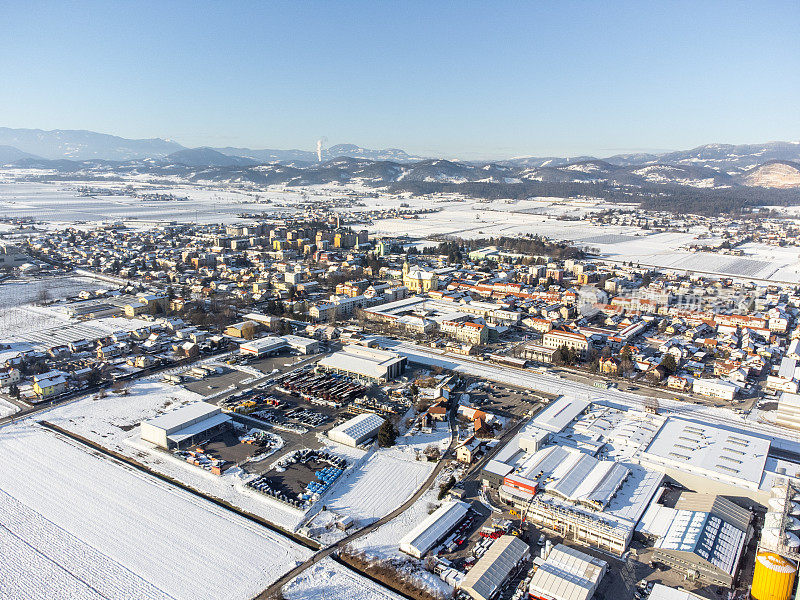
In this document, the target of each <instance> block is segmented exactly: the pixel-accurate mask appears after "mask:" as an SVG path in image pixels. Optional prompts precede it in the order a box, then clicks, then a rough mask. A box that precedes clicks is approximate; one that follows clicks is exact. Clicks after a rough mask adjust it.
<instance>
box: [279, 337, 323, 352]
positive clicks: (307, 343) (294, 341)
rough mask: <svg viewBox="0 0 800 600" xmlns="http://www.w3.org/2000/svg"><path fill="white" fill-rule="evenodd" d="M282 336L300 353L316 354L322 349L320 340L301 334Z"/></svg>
mask: <svg viewBox="0 0 800 600" xmlns="http://www.w3.org/2000/svg"><path fill="white" fill-rule="evenodd" d="M282 337H283V339H284V340H286V343H287V344H289V347H290V348H291V349H292V350H296V351H297V352H299V353H300V354H316V353H317V352H319V351H320V342H319V341H318V340H312V339H311V338H307V337H303V336H300V335H284V336H282Z"/></svg>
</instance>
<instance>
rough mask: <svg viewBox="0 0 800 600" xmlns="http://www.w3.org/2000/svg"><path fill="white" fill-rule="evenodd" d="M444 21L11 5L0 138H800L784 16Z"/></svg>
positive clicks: (584, 13) (656, 12) (601, 141)
mask: <svg viewBox="0 0 800 600" xmlns="http://www.w3.org/2000/svg"><path fill="white" fill-rule="evenodd" d="M451 8H452V7H449V6H447V5H444V4H435V5H430V4H427V3H421V2H411V3H406V4H403V5H402V6H400V7H398V6H395V5H388V4H386V5H380V4H377V5H376V4H372V3H367V2H363V3H358V2H354V3H348V4H347V5H346V7H345V8H343V7H342V6H338V5H329V4H324V3H308V4H302V5H298V4H292V3H270V4H269V5H247V6H245V5H236V6H233V5H205V6H203V9H202V11H198V10H197V8H196V5H194V4H189V3H185V2H176V3H171V4H169V5H166V6H165V5H161V4H158V3H155V2H142V3H137V4H136V5H135V7H134V6H126V5H113V4H106V3H102V2H99V1H89V2H83V3H81V4H79V5H78V6H77V7H76V6H58V5H52V4H50V3H42V2H34V3H28V4H25V5H9V6H7V7H6V10H5V11H4V19H5V21H6V22H7V27H6V31H7V35H5V36H3V38H2V40H0V49H2V50H3V51H4V54H5V55H6V56H14V60H13V61H8V62H7V63H6V64H4V66H3V75H4V80H5V81H6V82H12V85H5V86H3V87H2V89H0V106H2V109H3V110H2V114H3V121H4V123H3V124H4V125H7V126H9V127H20V128H22V127H24V128H36V129H45V130H50V129H86V130H91V131H98V132H103V133H109V134H113V135H118V136H121V137H127V138H154V137H160V138H168V139H173V140H175V141H177V142H179V143H181V144H182V145H185V146H188V147H197V146H212V147H222V146H237V147H238V146H242V147H249V148H277V149H293V148H297V149H304V150H314V149H315V145H316V140H317V139H319V138H320V137H322V136H326V137H327V138H328V139H329V140H330V144H336V143H355V144H359V145H361V146H364V147H368V148H390V147H391V148H401V149H403V150H406V151H407V152H409V153H412V154H417V155H422V156H446V157H454V158H466V159H484V158H485V159H495V158H508V157H513V156H531V155H533V156H550V155H555V156H578V155H594V156H608V155H612V154H618V153H625V152H663V151H669V150H677V149H685V148H693V147H696V146H699V145H702V144H706V143H731V144H742V143H760V142H766V141H771V140H790V141H791V140H797V139H800V111H798V110H797V102H796V98H797V97H798V92H800V68H798V67H800V52H798V51H797V50H798V42H797V38H796V28H797V24H798V23H799V22H800V4H798V3H796V2H780V1H775V2H764V3H759V4H758V5H747V4H741V5H739V4H729V3H721V2H719V3H718V2H705V3H700V4H696V3H689V2H677V3H673V4H670V5H669V6H667V7H651V6H647V7H644V6H642V5H639V4H636V3H624V2H623V3H615V4H614V5H613V6H600V5H593V4H589V3H579V2H575V3H567V4H566V5H558V6H534V5H531V6H522V7H520V6H513V7H512V6H511V5H508V4H500V5H492V6H479V5H467V6H463V7H460V8H459V10H458V11H453V10H451ZM189 14H190V15H191V17H192V19H187V15H189ZM65 24H67V25H68V27H65ZM65 47H67V48H69V52H64V51H63V49H64V48H65Z"/></svg>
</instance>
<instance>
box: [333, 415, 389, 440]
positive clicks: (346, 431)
mask: <svg viewBox="0 0 800 600" xmlns="http://www.w3.org/2000/svg"><path fill="white" fill-rule="evenodd" d="M384 422H385V420H384V419H383V418H382V417H379V416H378V415H376V414H374V413H364V414H361V415H357V416H355V417H353V418H352V419H350V420H349V421H345V422H344V423H342V424H340V425H337V426H336V427H334V428H333V429H331V430H330V431H328V438H329V439H331V440H333V441H334V442H339V443H340V444H344V445H346V446H353V447H354V448H355V447H356V446H358V445H359V444H362V443H364V442H365V441H367V440H369V439H370V438H373V437H375V436H376V435H378V431H380V428H381V425H383V424H384Z"/></svg>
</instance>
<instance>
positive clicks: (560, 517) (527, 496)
mask: <svg viewBox="0 0 800 600" xmlns="http://www.w3.org/2000/svg"><path fill="white" fill-rule="evenodd" d="M662 422H663V417H659V416H657V415H648V414H646V413H643V412H635V413H627V412H625V411H620V410H617V409H613V408H610V407H603V406H599V405H593V404H591V403H590V402H588V401H586V400H583V399H579V398H566V397H565V398H561V399H559V400H557V401H556V402H554V403H552V404H551V405H550V406H548V407H547V408H546V409H545V410H543V411H541V412H540V413H539V414H538V415H537V416H535V417H534V418H533V419H531V421H530V422H529V423H528V425H527V426H526V427H524V428H523V429H522V430H521V431H520V432H519V433H518V434H517V435H516V436H515V437H514V438H512V439H511V441H509V443H508V444H506V446H504V447H503V448H502V449H501V450H500V451H499V452H498V453H497V454H496V455H495V456H494V459H493V460H491V461H489V462H488V464H487V465H486V466H485V467H484V468H483V472H482V474H481V478H482V480H483V483H484V484H485V485H488V486H490V487H492V488H493V489H495V490H497V492H498V495H499V498H500V500H501V501H502V502H503V503H505V504H506V505H509V506H512V507H513V508H514V509H515V510H516V511H517V512H519V513H520V514H521V515H523V516H524V518H525V519H526V520H528V521H530V522H532V523H535V524H536V525H538V526H540V527H546V528H548V529H551V530H553V531H556V532H558V533H559V535H561V536H563V537H564V538H566V539H570V540H574V541H576V542H580V543H584V544H589V545H592V546H595V547H597V548H601V549H603V550H606V551H608V552H612V553H615V554H618V555H621V554H622V553H623V552H625V549H626V548H627V546H628V544H629V543H630V540H631V539H632V537H633V533H634V531H635V527H636V523H637V522H638V520H639V518H640V517H641V515H642V514H644V512H645V510H646V509H647V506H648V505H649V503H650V500H651V499H652V498H653V496H654V495H655V493H656V492H657V490H658V487H659V485H660V483H661V481H662V480H663V474H662V473H660V472H658V471H653V470H650V469H647V468H645V467H642V466H641V465H639V464H638V461H637V460H635V453H636V452H637V450H638V449H640V448H641V447H642V446H644V445H646V443H647V442H648V441H649V440H650V439H651V438H652V436H653V435H654V434H655V433H656V432H657V431H658V428H659V427H660V425H661V423H662Z"/></svg>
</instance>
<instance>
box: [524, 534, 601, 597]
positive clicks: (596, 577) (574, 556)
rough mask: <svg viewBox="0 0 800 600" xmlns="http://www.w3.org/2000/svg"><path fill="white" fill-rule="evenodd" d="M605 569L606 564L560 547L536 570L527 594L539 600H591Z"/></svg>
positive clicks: (555, 548) (566, 547)
mask: <svg viewBox="0 0 800 600" xmlns="http://www.w3.org/2000/svg"><path fill="white" fill-rule="evenodd" d="M606 569H608V563H606V562H605V561H603V560H600V559H598V558H594V557H593V556H589V555H588V554H584V553H583V552H581V551H579V550H575V548H570V547H569V546H565V545H564V544H558V545H556V546H555V547H554V548H553V549H552V550H551V551H550V554H548V555H547V558H546V559H545V562H544V564H542V565H539V568H538V569H536V573H534V574H533V578H532V579H531V583H530V586H529V587H528V592H529V593H530V597H531V598H538V599H539V600H590V598H591V597H592V596H594V592H595V590H596V589H597V585H598V584H599V583H600V580H601V579H603V575H605V572H606Z"/></svg>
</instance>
